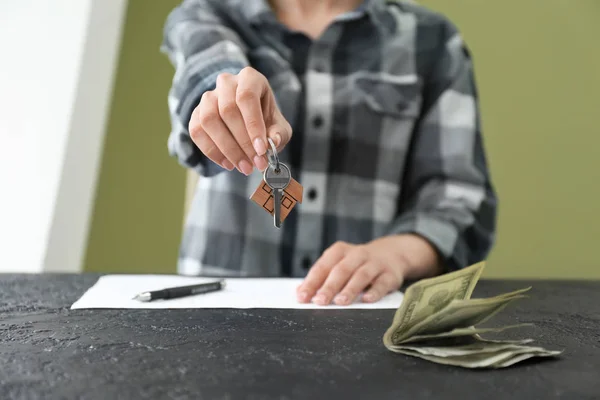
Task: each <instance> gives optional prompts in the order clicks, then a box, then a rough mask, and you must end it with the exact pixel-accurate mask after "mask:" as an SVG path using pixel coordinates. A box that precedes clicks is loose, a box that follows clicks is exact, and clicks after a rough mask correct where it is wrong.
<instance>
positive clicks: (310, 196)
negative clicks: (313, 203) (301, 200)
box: [308, 188, 317, 200]
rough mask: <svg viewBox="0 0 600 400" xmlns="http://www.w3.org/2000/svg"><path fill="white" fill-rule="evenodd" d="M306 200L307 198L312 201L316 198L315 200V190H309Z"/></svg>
mask: <svg viewBox="0 0 600 400" xmlns="http://www.w3.org/2000/svg"><path fill="white" fill-rule="evenodd" d="M308 198H309V199H310V200H314V199H316V198H317V191H316V190H315V188H311V189H310V190H309V191H308Z"/></svg>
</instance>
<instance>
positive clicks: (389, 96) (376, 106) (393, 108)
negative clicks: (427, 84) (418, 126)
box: [350, 72, 421, 120]
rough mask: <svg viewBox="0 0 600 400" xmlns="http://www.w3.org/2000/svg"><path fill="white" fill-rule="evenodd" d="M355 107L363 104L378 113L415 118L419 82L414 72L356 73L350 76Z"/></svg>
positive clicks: (417, 113)
mask: <svg viewBox="0 0 600 400" xmlns="http://www.w3.org/2000/svg"><path fill="white" fill-rule="evenodd" d="M350 85H351V88H352V92H353V93H352V95H353V97H354V100H355V101H354V104H353V105H354V106H355V107H366V108H367V109H368V110H370V111H371V112H373V113H376V114H379V115H380V117H389V118H396V119H404V120H406V119H408V120H411V119H415V118H417V117H418V116H419V113H420V105H421V84H420V82H419V81H418V79H417V76H416V75H400V76H398V75H390V74H384V73H364V72H361V73H357V74H355V75H353V76H352V77H351V83H350Z"/></svg>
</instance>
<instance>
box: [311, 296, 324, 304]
mask: <svg viewBox="0 0 600 400" xmlns="http://www.w3.org/2000/svg"><path fill="white" fill-rule="evenodd" d="M325 300H327V299H326V298H325V295H324V294H318V295H316V296H315V297H313V301H314V302H315V303H317V304H320V305H324V304H325Z"/></svg>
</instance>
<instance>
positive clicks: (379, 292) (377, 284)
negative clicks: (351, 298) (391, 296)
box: [362, 270, 402, 303]
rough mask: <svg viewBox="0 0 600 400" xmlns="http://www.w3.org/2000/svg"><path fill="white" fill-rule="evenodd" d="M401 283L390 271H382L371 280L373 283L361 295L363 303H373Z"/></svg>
mask: <svg viewBox="0 0 600 400" xmlns="http://www.w3.org/2000/svg"><path fill="white" fill-rule="evenodd" d="M400 285H402V282H400V281H399V280H398V277H397V276H396V275H394V273H392V272H391V271H389V270H388V271H386V272H383V273H382V274H381V275H379V276H378V277H377V278H375V280H374V281H373V284H372V285H371V287H370V288H369V290H367V291H366V292H365V294H364V295H363V297H362V300H363V302H365V303H375V302H377V301H379V300H381V298H382V297H383V296H385V295H387V294H388V293H390V292H391V291H392V290H396V289H398V288H399V287H400Z"/></svg>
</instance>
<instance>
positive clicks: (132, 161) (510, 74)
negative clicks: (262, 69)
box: [84, 0, 600, 278]
mask: <svg viewBox="0 0 600 400" xmlns="http://www.w3.org/2000/svg"><path fill="white" fill-rule="evenodd" d="M178 3H179V2H178V1H175V0H168V1H167V0H161V1H147V0H130V1H129V2H128V7H127V10H126V19H125V25H124V28H123V29H124V30H123V38H122V46H121V51H120V58H119V60H118V67H117V72H116V77H115V87H114V94H113V97H112V105H111V108H110V115H109V120H108V125H107V130H106V138H105V143H104V151H103V155H102V162H101V170H100V175H99V181H98V185H97V196H96V201H95V205H94V212H93V217H92V223H91V229H90V234H89V241H88V246H87V251H86V256H85V262H84V268H85V270H87V271H112V272H166V273H169V272H175V259H176V256H177V250H178V244H179V240H180V237H181V229H182V219H183V205H184V193H185V181H186V176H185V171H184V170H183V169H182V168H180V167H179V166H178V165H177V163H176V161H175V160H173V159H171V158H169V156H168V155H167V149H166V139H167V135H168V132H169V121H168V114H167V103H166V95H167V90H168V88H169V84H170V80H171V78H172V74H173V70H172V67H171V66H170V64H169V63H168V61H167V59H166V58H165V57H164V56H163V55H161V54H160V53H159V50H158V48H159V45H160V42H161V36H162V27H163V23H164V20H165V18H166V16H167V14H168V12H169V11H170V10H171V9H172V7H174V6H175V5H176V4H178ZM420 3H421V4H423V5H425V6H428V7H431V8H433V9H436V10H439V11H441V12H443V13H445V14H446V15H447V16H449V17H450V18H451V19H452V20H453V21H454V22H455V23H456V25H458V27H459V28H460V30H461V31H462V32H463V35H464V37H465V39H466V41H467V42H468V44H469V46H470V48H471V50H472V54H473V57H474V62H475V67H476V74H477V81H478V83H479V91H480V95H481V99H482V100H481V106H482V112H483V126H484V135H485V145H486V147H487V150H488V154H489V162H490V164H491V170H492V175H493V179H494V182H495V183H496V187H497V190H498V192H499V196H500V217H499V236H498V241H497V244H496V247H495V248H494V250H493V252H492V254H491V256H490V258H489V264H488V268H487V271H486V276H487V277H508V278H519V277H540V278H600V262H598V260H597V257H596V253H597V252H596V248H595V247H596V245H597V244H596V240H597V238H599V237H600V223H599V222H600V221H599V218H598V217H599V215H600V212H599V207H598V205H600V188H599V187H598V185H597V183H596V179H595V177H596V176H597V174H598V172H599V169H600V168H599V167H600V161H599V160H598V159H596V158H595V157H596V151H597V149H598V147H599V146H600V129H599V128H598V123H597V117H598V110H599V108H600V107H599V105H600V100H599V99H600V98H599V96H598V93H600V48H599V46H598V43H597V39H598V38H600V24H598V20H599V18H600V1H598V0H569V1H565V0H527V1H520V0H505V1H501V2H493V1H483V0H453V1H447V0H422V1H420ZM142 147H143V148H144V150H143V151H142Z"/></svg>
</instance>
